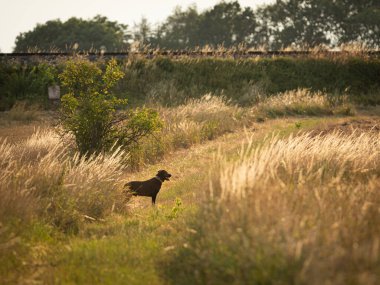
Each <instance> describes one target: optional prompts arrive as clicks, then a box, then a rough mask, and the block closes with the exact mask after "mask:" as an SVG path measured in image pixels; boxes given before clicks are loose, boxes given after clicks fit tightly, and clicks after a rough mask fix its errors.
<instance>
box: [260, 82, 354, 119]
mask: <svg viewBox="0 0 380 285" xmlns="http://www.w3.org/2000/svg"><path fill="white" fill-rule="evenodd" d="M258 99H259V102H258V104H257V105H256V106H255V107H254V110H255V112H256V113H257V114H259V115H261V116H265V117H270V118H274V117H281V116H291V115H304V116H320V115H334V114H339V115H353V114H355V109H354V107H353V106H352V105H351V104H349V103H348V98H347V96H345V95H339V96H338V95H330V96H329V95H327V94H326V93H324V92H321V91H311V90H310V89H296V90H291V91H287V92H284V93H279V94H277V95H275V96H269V97H267V96H260V97H259V98H258Z"/></svg>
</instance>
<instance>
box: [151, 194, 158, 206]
mask: <svg viewBox="0 0 380 285" xmlns="http://www.w3.org/2000/svg"><path fill="white" fill-rule="evenodd" d="M156 197H157V195H154V196H152V205H155V204H156Z"/></svg>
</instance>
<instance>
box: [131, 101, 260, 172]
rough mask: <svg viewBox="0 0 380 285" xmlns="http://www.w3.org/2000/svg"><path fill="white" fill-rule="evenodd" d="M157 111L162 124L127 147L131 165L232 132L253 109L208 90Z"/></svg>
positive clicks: (150, 161) (248, 117) (135, 165)
mask: <svg viewBox="0 0 380 285" xmlns="http://www.w3.org/2000/svg"><path fill="white" fill-rule="evenodd" d="M158 111H159V114H160V117H161V118H162V120H163V121H164V128H163V129H162V130H161V132H160V133H157V134H155V136H154V137H150V138H147V139H145V140H143V141H142V142H141V143H140V144H139V145H138V146H137V145H134V146H133V148H131V149H130V165H131V166H132V167H133V168H138V167H140V166H141V165H143V164H144V163H152V162H155V161H157V160H159V159H161V158H162V157H163V156H164V155H166V154H167V153H169V152H170V151H173V150H175V149H179V148H188V147H191V146H192V145H195V144H198V143H201V142H204V141H206V140H211V139H214V138H216V137H218V136H220V135H222V134H224V133H227V132H233V131H235V130H237V129H239V128H242V127H243V126H246V125H248V124H250V123H251V121H252V113H251V112H250V111H249V110H248V109H244V108H240V107H238V106H236V105H234V104H232V103H231V102H230V101H228V100H227V99H226V98H224V97H218V96H213V95H211V94H206V95H204V96H203V97H201V98H200V99H191V100H188V101H187V102H186V104H183V105H180V106H178V107H173V108H166V107H160V108H159V110H158Z"/></svg>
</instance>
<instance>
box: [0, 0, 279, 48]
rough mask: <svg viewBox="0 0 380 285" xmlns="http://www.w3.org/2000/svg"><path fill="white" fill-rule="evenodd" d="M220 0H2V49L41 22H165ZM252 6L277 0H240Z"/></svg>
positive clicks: (0, 9) (0, 45) (8, 46)
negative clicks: (102, 19) (182, 10)
mask: <svg viewBox="0 0 380 285" xmlns="http://www.w3.org/2000/svg"><path fill="white" fill-rule="evenodd" d="M218 2H220V1H219V0H208V1H206V0H182V1H178V0H161V1H160V0H132V1H130V0H102V1H101V0H59V1H58V0H0V51H1V52H12V50H13V47H14V42H15V39H16V36H17V35H19V34H20V33H21V32H26V31H29V30H32V29H33V28H34V27H35V26H36V24H37V23H41V24H42V23H45V22H46V21H48V20H52V19H58V18H59V19H61V20H63V21H66V20H67V19H68V18H70V17H81V18H84V19H88V18H92V17H94V16H95V15H97V14H100V15H102V16H106V17H108V18H109V19H110V20H113V21H115V20H116V21H118V22H120V23H123V24H128V25H129V27H132V26H133V24H134V23H138V22H139V21H140V19H141V17H143V16H144V17H146V18H147V19H148V20H149V22H150V23H152V24H155V23H157V22H162V21H164V20H165V19H166V17H167V16H169V15H170V14H171V13H172V11H173V10H174V8H175V7H176V6H181V7H187V6H189V5H190V4H193V3H195V4H196V5H197V7H198V10H200V11H201V10H204V9H206V8H209V7H212V6H213V5H215V4H216V3H218ZM239 2H240V4H241V5H242V6H244V7H245V6H250V7H252V8H255V7H257V6H258V5H261V4H266V3H270V2H273V0H239Z"/></svg>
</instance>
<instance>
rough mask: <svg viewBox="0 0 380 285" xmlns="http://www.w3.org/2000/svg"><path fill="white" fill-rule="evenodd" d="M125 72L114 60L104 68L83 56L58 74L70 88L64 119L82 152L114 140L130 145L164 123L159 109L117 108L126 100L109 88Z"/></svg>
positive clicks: (104, 147)
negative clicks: (122, 110) (124, 110)
mask: <svg viewBox="0 0 380 285" xmlns="http://www.w3.org/2000/svg"><path fill="white" fill-rule="evenodd" d="M123 76H124V73H123V72H122V71H121V70H120V68H119V66H118V65H117V63H116V61H115V60H111V61H110V62H108V64H107V66H106V70H105V71H104V72H103V71H102V70H101V69H100V68H99V67H98V66H97V64H96V63H91V62H89V61H87V60H82V59H78V60H75V61H69V62H68V63H67V65H66V68H65V70H64V72H63V73H61V74H60V75H59V78H60V79H61V80H62V85H63V86H64V87H65V88H67V90H68V93H67V94H66V95H64V96H63V97H62V105H61V123H62V126H63V128H64V130H65V131H68V132H69V133H71V134H72V135H73V136H74V138H75V142H76V145H77V147H78V150H79V151H80V152H81V153H82V154H90V155H91V154H93V153H99V152H100V151H104V150H108V149H110V148H111V147H112V146H113V145H114V144H115V143H122V144H124V145H126V146H128V145H131V144H132V143H136V142H138V140H139V139H140V138H142V137H144V136H147V135H149V134H151V133H152V132H153V131H155V130H156V129H158V128H160V127H161V122H160V120H159V118H158V114H157V112H154V111H150V110H148V109H143V110H141V111H134V112H128V113H126V112H117V108H122V107H125V106H126V104H127V100H126V99H118V98H116V97H115V96H114V95H113V94H112V93H111V92H110V89H111V88H112V87H113V86H114V85H115V84H116V82H117V81H118V80H120V79H121V78H122V77H123Z"/></svg>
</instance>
